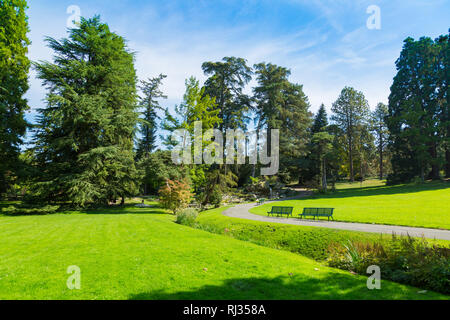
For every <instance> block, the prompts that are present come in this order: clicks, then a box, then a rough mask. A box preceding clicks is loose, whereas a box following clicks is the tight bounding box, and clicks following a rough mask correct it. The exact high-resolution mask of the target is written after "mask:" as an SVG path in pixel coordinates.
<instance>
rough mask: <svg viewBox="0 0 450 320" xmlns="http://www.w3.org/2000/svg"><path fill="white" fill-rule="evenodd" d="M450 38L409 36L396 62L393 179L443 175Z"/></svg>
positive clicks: (392, 111) (391, 108)
mask: <svg viewBox="0 0 450 320" xmlns="http://www.w3.org/2000/svg"><path fill="white" fill-rule="evenodd" d="M444 38H445V37H444ZM445 42H446V41H445V40H444V41H442V38H441V40H439V39H437V40H436V41H433V40H432V39H430V38H427V37H422V38H420V39H419V40H417V41H415V40H414V39H412V38H407V39H406V40H405V41H404V45H403V49H402V52H401V54H400V57H399V58H398V59H397V61H396V67H397V74H396V76H395V77H394V83H393V84H392V86H391V94H390V96H389V117H388V126H389V131H390V140H391V143H390V149H391V150H392V153H393V156H392V167H393V173H392V175H391V176H390V178H389V181H390V183H394V182H404V181H408V180H411V178H413V177H414V176H417V175H419V176H420V178H421V180H422V181H423V180H425V178H426V177H430V178H433V179H438V178H439V171H440V168H441V167H442V165H443V164H444V163H445V154H444V153H445V152H441V151H440V150H442V149H445V148H447V150H448V144H446V138H444V137H445V136H446V134H447V133H446V131H447V132H448V101H447V97H446V94H447V91H448V85H447V81H448V80H446V79H448V76H446V75H444V74H447V75H448V64H446V63H445V59H448V58H445V56H446V55H448V44H445ZM447 42H448V38H447ZM446 48H447V49H446ZM443 50H444V52H442V51H443ZM445 50H447V51H445ZM447 139H448V138H447ZM447 141H448V140H447ZM445 145H447V147H445ZM430 169H431V170H430ZM428 172H429V175H428Z"/></svg>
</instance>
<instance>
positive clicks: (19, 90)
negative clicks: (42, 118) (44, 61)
mask: <svg viewBox="0 0 450 320" xmlns="http://www.w3.org/2000/svg"><path fill="white" fill-rule="evenodd" d="M26 8H27V2H26V1H25V0H2V1H0V196H1V195H2V194H3V193H4V192H6V191H8V189H9V188H12V187H13V184H14V182H15V180H16V179H15V177H16V176H17V175H19V174H23V172H21V171H22V169H23V168H22V166H21V165H20V164H21V161H19V155H20V146H21V144H22V143H23V141H22V138H23V136H24V134H25V132H26V129H27V127H28V125H29V124H28V123H27V121H26V120H25V117H24V115H25V110H27V109H28V103H27V100H26V99H25V98H24V94H25V93H26V92H27V90H28V71H29V68H30V61H29V60H28V58H27V56H26V55H27V53H28V45H29V44H30V41H29V40H28V38H27V32H28V18H27V16H26V14H25V10H26Z"/></svg>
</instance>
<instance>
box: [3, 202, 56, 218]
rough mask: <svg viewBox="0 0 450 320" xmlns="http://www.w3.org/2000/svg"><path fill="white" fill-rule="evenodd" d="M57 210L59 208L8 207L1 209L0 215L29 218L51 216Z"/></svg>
mask: <svg viewBox="0 0 450 320" xmlns="http://www.w3.org/2000/svg"><path fill="white" fill-rule="evenodd" d="M58 210H59V206H50V205H48V206H43V207H29V206H8V207H6V208H2V209H1V213H2V214H4V215H9V216H31V215H46V214H52V213H55V212H57V211H58Z"/></svg>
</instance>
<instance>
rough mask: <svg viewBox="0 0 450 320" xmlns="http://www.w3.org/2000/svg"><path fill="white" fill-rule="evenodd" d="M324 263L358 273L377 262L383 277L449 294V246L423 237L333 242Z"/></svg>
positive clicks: (362, 272) (364, 272)
mask: <svg viewBox="0 0 450 320" xmlns="http://www.w3.org/2000/svg"><path fill="white" fill-rule="evenodd" d="M328 264H329V265H330V266H331V267H335V268H340V269H344V270H350V271H353V272H356V273H359V274H366V270H367V267H369V266H370V265H377V266H379V267H380V269H381V277H382V278H383V279H388V280H392V281H395V282H399V283H404V284H408V285H413V286H416V287H420V288H425V289H430V290H434V291H438V292H442V293H446V294H448V293H450V249H448V248H444V247H440V246H437V245H431V244H430V243H429V242H428V241H427V240H425V239H414V238H411V237H396V236H392V240H391V241H388V242H384V243H364V242H352V241H348V243H347V244H333V245H332V246H330V249H329V257H328Z"/></svg>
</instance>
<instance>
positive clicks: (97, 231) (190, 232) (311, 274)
mask: <svg viewBox="0 0 450 320" xmlns="http://www.w3.org/2000/svg"><path fill="white" fill-rule="evenodd" d="M173 219H174V218H173V216H169V215H167V214H164V213H163V211H162V210H160V209H158V208H142V209H141V208H134V207H127V208H124V209H114V210H113V209H108V210H98V211H92V212H89V213H71V214H56V215H48V216H21V217H9V216H8V217H6V216H0V299H448V296H445V295H441V294H437V293H433V292H427V293H425V294H421V293H418V291H419V290H420V289H417V288H412V287H408V286H404V285H400V284H396V283H392V282H388V281H383V282H382V289H381V290H368V289H367V287H366V278H365V277H362V276H357V275H352V274H350V273H348V272H344V271H341V270H337V269H332V268H328V267H325V266H324V265H322V264H320V263H318V262H315V261H314V260H311V259H309V258H306V257H303V256H301V255H298V254H294V253H290V252H286V251H282V250H276V249H271V248H266V247H261V246H258V245H256V244H252V243H249V242H244V241H240V240H236V239H232V238H230V237H226V236H222V235H216V234H211V233H209V232H205V231H201V230H196V229H192V228H189V227H185V226H181V225H178V224H175V223H174V222H173ZM72 265H76V266H78V267H80V269H81V289H80V290H69V289H68V288H67V285H66V281H67V279H68V277H69V276H70V275H69V274H67V273H66V272H67V268H68V267H69V266H72Z"/></svg>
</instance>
